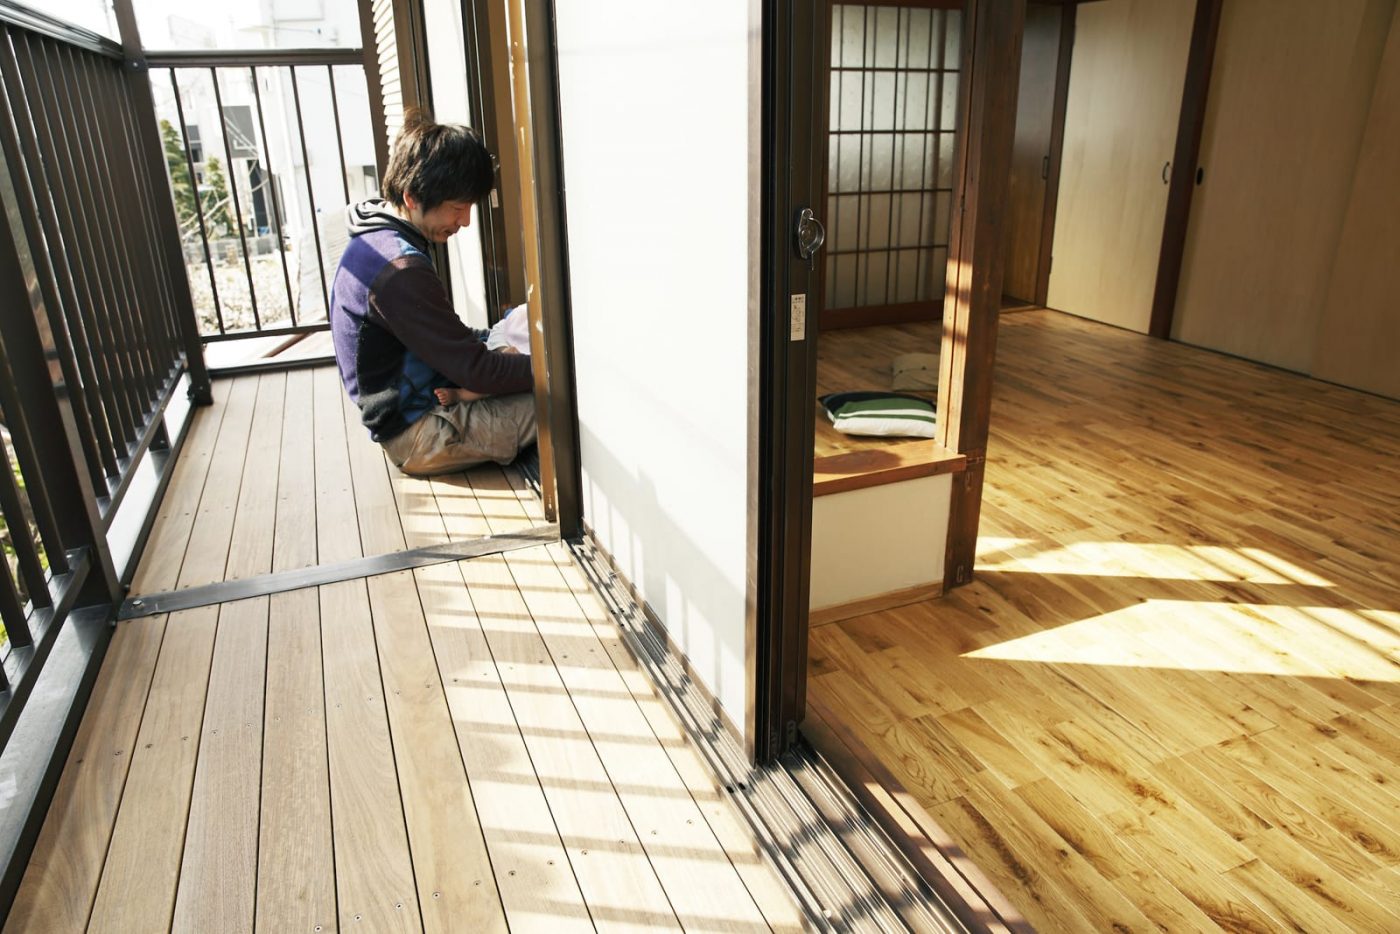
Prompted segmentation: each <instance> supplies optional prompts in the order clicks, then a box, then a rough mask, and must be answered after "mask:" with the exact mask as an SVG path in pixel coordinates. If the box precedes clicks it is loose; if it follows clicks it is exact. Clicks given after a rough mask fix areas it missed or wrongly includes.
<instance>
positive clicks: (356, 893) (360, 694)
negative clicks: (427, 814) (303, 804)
mask: <svg viewBox="0 0 1400 934" xmlns="http://www.w3.org/2000/svg"><path fill="white" fill-rule="evenodd" d="M320 602H321V655H322V658H323V659H324V679H325V687H326V745H327V751H328V758H329V762H330V787H331V821H332V828H333V830H332V833H333V839H334V844H335V881H336V896H337V911H338V914H339V923H340V928H341V930H346V931H353V930H356V929H357V927H356V926H357V925H359V926H361V927H359V929H360V930H369V931H386V932H389V931H421V930H422V928H423V922H422V918H421V915H420V913H419V907H418V896H417V892H416V889H415V885H414V878H413V864H412V859H411V857H410V855H409V848H408V836H407V833H406V831H405V828H404V814H403V805H402V802H401V799H400V792H399V783H398V776H397V773H396V772H395V766H394V749H393V743H392V741H391V739H390V737H389V723H388V715H387V713H386V711H385V701H384V687H383V684H382V683H381V681H380V675H379V658H378V655H377V653H376V650H375V640H374V624H373V622H372V621H371V618H370V607H369V595H368V593H367V592H366V589H365V583H364V581H362V580H355V581H345V582H343V583H339V584H330V585H327V586H325V587H322V588H320Z"/></svg>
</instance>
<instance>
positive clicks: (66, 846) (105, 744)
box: [5, 615, 165, 934]
mask: <svg viewBox="0 0 1400 934" xmlns="http://www.w3.org/2000/svg"><path fill="white" fill-rule="evenodd" d="M164 633H165V617H164V616H163V615H162V616H151V617H146V618H144V619H134V620H130V621H128V622H125V623H121V624H119V625H118V627H117V631H116V632H115V633H113V634H112V642H111V645H110V646H109V647H108V649H107V657H106V658H105V659H104V660H103V665H102V669H101V671H99V672H98V675H97V682H96V684H94V685H93V689H92V695H91V697H90V698H89V701H88V711H87V714H86V715H85V716H84V717H83V721H82V723H81V724H80V725H79V727H78V733H77V736H76V737H75V738H74V740H73V748H72V750H71V751H70V752H69V754H68V762H67V763H66V764H65V765H64V768H63V774H62V776H61V777H60V778H59V781H58V787H57V788H56V789H55V790H54V796H53V801H52V802H51V803H50V805H49V816H48V818H47V819H46V820H45V821H44V827H43V829H42V830H41V831H40V833H39V839H38V841H37V842H36V843H35V844H34V852H33V853H32V854H31V856H30V858H29V865H28V867H26V869H25V872H24V878H23V880H22V881H21V882H20V886H19V891H18V892H17V893H16V895H15V901H14V904H13V905H12V906H11V907H10V914H9V917H8V918H7V919H6V922H5V931H6V934H18V932H21V931H37V930H49V931H54V932H70V931H71V932H78V931H84V930H86V929H87V922H88V915H89V913H90V912H91V910H92V904H93V899H94V897H95V895H96V894H97V886H98V882H99V881H100V880H101V878H102V869H103V866H104V864H105V863H106V860H107V849H108V844H109V843H110V842H111V837H112V829H113V827H114V825H115V824H116V820H117V809H118V806H119V804H120V802H121V797H122V790H123V788H124V787H125V785H126V779H127V773H128V770H129V768H130V766H131V761H132V749H133V748H134V745H135V743H136V735H137V731H138V730H139V729H140V727H141V715H142V713H143V711H144V710H145V706H146V698H147V695H148V694H149V692H150V689H151V678H152V676H153V675H154V673H155V669H156V659H157V658H158V656H159V654H160V645H161V638H162V637H163V635H164Z"/></svg>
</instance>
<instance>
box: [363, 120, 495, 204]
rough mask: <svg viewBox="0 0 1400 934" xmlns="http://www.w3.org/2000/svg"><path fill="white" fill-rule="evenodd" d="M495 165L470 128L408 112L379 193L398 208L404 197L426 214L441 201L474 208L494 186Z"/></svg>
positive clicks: (395, 141) (396, 138)
mask: <svg viewBox="0 0 1400 934" xmlns="http://www.w3.org/2000/svg"><path fill="white" fill-rule="evenodd" d="M494 161H495V160H494V159H493V158H492V156H491V153H490V152H489V151H488V150H487V148H486V146H485V145H484V144H483V143H482V142H481V137H480V136H478V135H477V134H476V131H475V130H473V129H472V128H471V127H466V126H458V125H456V124H451V123H434V122H433V118H432V117H430V116H428V115H427V114H426V113H424V112H423V111H421V110H417V109H411V110H409V111H408V113H406V114H404V121H403V129H401V130H399V135H398V136H397V137H395V138H394V154H393V155H392V156H390V157H389V168H388V169H387V170H386V171H385V173H384V181H383V182H382V183H381V184H380V186H379V188H380V191H381V192H382V193H383V195H384V197H385V198H387V199H388V200H389V201H390V203H392V204H394V205H396V206H398V207H403V206H404V195H406V194H409V195H412V196H413V200H414V201H416V202H419V207H420V208H421V209H422V210H424V211H427V210H431V209H432V208H435V207H437V206H438V205H439V204H442V203H443V202H444V201H470V202H472V203H476V202H477V201H480V200H481V199H482V198H484V197H486V195H487V193H489V192H490V191H491V188H492V186H493V185H494V183H495V165H494Z"/></svg>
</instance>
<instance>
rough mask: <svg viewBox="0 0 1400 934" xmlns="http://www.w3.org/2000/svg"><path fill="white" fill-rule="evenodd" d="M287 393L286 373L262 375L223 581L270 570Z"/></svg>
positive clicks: (259, 378) (275, 525)
mask: <svg viewBox="0 0 1400 934" xmlns="http://www.w3.org/2000/svg"><path fill="white" fill-rule="evenodd" d="M286 392H287V375H286V374H285V373H264V374H263V375H262V376H260V377H258V395H257V399H256V401H255V402H254V407H253V423H252V427H251V428H250V431H249V435H248V443H247V454H246V456H245V458H244V461H243V476H242V479H241V481H240V484H239V491H238V505H237V507H236V509H235V511H234V520H233V531H232V533H231V534H230V541H229V549H228V565H227V567H226V568H225V571H224V579H225V580H238V579H239V578H243V577H253V576H255V575H257V574H266V573H267V572H268V571H270V570H272V550H273V541H274V538H275V532H276V527H277V484H278V471H277V470H276V468H273V467H272V465H273V464H277V463H278V462H279V461H280V460H281V457H280V455H281V448H282V425H283V412H284V410H285V407H286Z"/></svg>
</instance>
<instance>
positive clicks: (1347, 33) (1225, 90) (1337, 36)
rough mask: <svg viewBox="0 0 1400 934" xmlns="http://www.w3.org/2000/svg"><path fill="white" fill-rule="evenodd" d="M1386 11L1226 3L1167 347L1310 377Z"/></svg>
mask: <svg viewBox="0 0 1400 934" xmlns="http://www.w3.org/2000/svg"><path fill="white" fill-rule="evenodd" d="M1394 10H1395V3H1394V2H1393V0H1335V2H1332V3H1328V4H1327V5H1326V8H1325V9H1324V8H1323V7H1320V6H1318V5H1316V4H1312V3H1307V2H1304V0H1231V2H1229V3H1226V4H1225V6H1224V8H1223V9H1222V11H1221V17H1220V33H1219V36H1218V38H1217V40H1216V67H1215V70H1214V74H1213V77H1212V79H1211V89H1210V101H1209V104H1208V106H1207V109H1206V122H1205V131H1204V137H1203V140H1202V143H1201V153H1200V165H1201V168H1202V180H1201V184H1200V186H1199V187H1198V188H1197V189H1196V192H1195V196H1194V198H1193V200H1192V205H1191V220H1190V224H1189V227H1188V232H1187V238H1186V256H1185V260H1184V263H1183V266H1182V272H1181V282H1180V286H1179V292H1178V297H1177V302H1176V315H1175V322H1174V327H1173V331H1172V336H1173V337H1175V338H1176V339H1177V340H1180V341H1183V342H1185V343H1188V344H1195V345H1197V346H1201V347H1208V348H1211V349H1213V350H1222V351H1225V352H1226V353H1232V354H1236V355H1238V356H1242V357H1246V358H1248V359H1251V360H1258V361H1260V362H1263V363H1270V364H1273V365H1275V366H1281V367H1284V368H1285V369H1290V370H1297V371H1300V372H1305V373H1306V372H1308V371H1309V370H1310V369H1311V366H1312V360H1313V355H1314V351H1315V345H1316V341H1317V338H1318V330H1319V326H1320V325H1321V323H1322V309H1323V307H1324V306H1325V305H1326V302H1327V291H1328V285H1329V281H1330V278H1331V274H1332V266H1333V259H1334V258H1335V257H1336V256H1337V255H1338V254H1337V253H1336V248H1337V242H1338V240H1339V238H1340V236H1341V231H1342V226H1343V222H1344V220H1345V217H1346V212H1347V203H1348V201H1349V199H1350V196H1351V191H1352V179H1353V177H1354V174H1355V170H1356V163H1357V156H1358V153H1359V152H1360V149H1361V139H1362V135H1363V133H1364V131H1365V128H1366V123H1367V118H1368V116H1369V110H1370V102H1371V95H1372V89H1373V87H1374V85H1375V81H1376V74H1377V70H1378V68H1379V65H1380V60H1381V54H1382V51H1383V50H1384V47H1385V41H1386V33H1387V28H1388V26H1389V23H1390V20H1391V18H1392V16H1393V14H1394ZM1080 15H1081V16H1082V15H1083V11H1081V14H1080ZM1387 171H1388V173H1389V175H1390V176H1391V177H1393V176H1394V173H1395V167H1394V166H1393V165H1390V166H1387ZM1379 195H1380V192H1379V191H1375V192H1370V193H1367V194H1366V195H1365V197H1367V198H1379ZM1391 204H1393V202H1391ZM1386 210H1388V211H1391V212H1392V213H1393V211H1394V208H1393V207H1387V209H1386ZM1387 265H1391V266H1393V265H1394V258H1393V254H1391V257H1390V259H1389V261H1388V263H1387ZM1387 299H1388V300H1389V307H1390V308H1393V307H1394V302H1395V297H1394V295H1393V294H1390V295H1385V296H1382V301H1385V300H1387ZM1392 356H1393V354H1392ZM1391 366H1392V368H1393V363H1392V364H1391Z"/></svg>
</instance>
